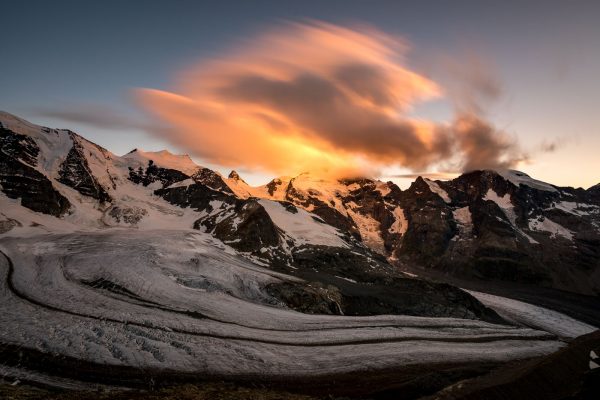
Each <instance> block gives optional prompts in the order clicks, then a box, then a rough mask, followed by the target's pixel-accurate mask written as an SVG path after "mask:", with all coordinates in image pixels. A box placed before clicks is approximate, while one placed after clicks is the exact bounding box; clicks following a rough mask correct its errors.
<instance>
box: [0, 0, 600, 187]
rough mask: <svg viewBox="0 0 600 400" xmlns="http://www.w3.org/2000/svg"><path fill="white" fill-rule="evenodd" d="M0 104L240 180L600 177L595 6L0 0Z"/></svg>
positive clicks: (574, 180) (109, 143)
mask: <svg viewBox="0 0 600 400" xmlns="http://www.w3.org/2000/svg"><path fill="white" fill-rule="evenodd" d="M2 15H3V18H2V19H3V22H2V24H1V26H0V49H1V52H2V62H1V63H0V109H1V110H4V111H7V112H10V113H13V114H16V115H18V116H21V117H23V118H25V119H28V120H30V121H32V122H35V123H38V124H41V125H46V126H51V127H57V128H69V129H72V130H74V131H76V132H78V133H80V134H82V135H83V136H85V137H86V138H88V139H90V140H92V141H94V142H96V143H98V144H100V145H102V146H104V147H106V148H107V149H109V150H111V151H112V152H114V153H116V154H124V153H127V152H128V151H130V150H132V149H133V148H141V149H144V150H147V151H153V150H161V149H164V148H166V149H169V150H171V151H173V152H180V153H189V154H190V155H192V156H193V158H194V159H195V160H196V161H197V162H198V163H200V164H202V165H206V166H209V167H211V168H214V169H217V170H219V171H220V172H222V173H227V172H228V171H229V170H231V169H236V170H238V172H240V174H241V175H242V176H243V177H244V178H245V179H246V180H247V181H249V182H250V183H252V184H262V183H265V182H266V181H268V180H269V179H270V178H271V177H273V176H275V175H281V174H294V173H300V172H303V170H304V169H310V168H317V169H320V170H322V171H328V172H329V173H332V174H336V175H340V174H349V173H354V174H360V173H364V174H369V175H374V176H378V177H381V178H382V179H386V180H388V179H391V180H394V181H395V182H397V183H399V184H400V185H401V186H402V187H406V185H407V183H408V182H410V181H411V180H412V179H413V178H412V176H413V175H414V174H419V173H432V174H438V175H432V176H441V177H444V176H452V175H453V174H456V173H459V172H461V171H464V170H467V169H470V168H479V167H481V168H484V167H485V168H505V167H506V168H517V169H519V170H522V171H524V172H526V173H528V174H530V175H531V176H533V177H535V178H537V179H541V180H544V181H547V182H550V183H553V184H557V185H564V186H576V187H578V186H581V187H589V186H591V185H594V184H596V183H598V182H600V157H598V156H597V150H598V149H599V148H600V117H599V116H598V111H597V108H598V105H599V101H598V93H600V79H598V71H600V27H599V26H600V25H599V24H598V23H597V21H598V19H599V18H600V2H597V1H519V2H516V1H515V2H512V1H510V2H506V1H505V2H500V1H485V0H480V1H451V2H442V1H306V0H305V1H302V2H296V1H281V0H279V1H226V0H220V1H204V2H201V1H127V2H122V1H121V2H117V1H102V2H97V1H73V2H68V1H53V2H40V1H26V0H22V1H6V2H4V3H3V7H2Z"/></svg>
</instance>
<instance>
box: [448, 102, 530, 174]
mask: <svg viewBox="0 0 600 400" xmlns="http://www.w3.org/2000/svg"><path fill="white" fill-rule="evenodd" d="M453 131H454V134H455V137H456V138H457V141H458V146H459V148H460V151H461V153H462V155H463V157H464V163H463V166H462V170H463V171H472V170H475V169H508V168H510V167H513V166H515V165H517V164H518V163H520V162H525V161H527V160H528V159H529V157H528V156H527V155H526V154H525V153H523V152H522V151H521V150H520V149H519V146H518V145H517V144H516V141H515V139H513V138H511V137H510V136H508V135H507V134H506V133H504V132H502V131H499V130H497V129H496V128H494V127H493V126H492V125H491V124H490V123H488V122H486V121H484V120H482V119H481V118H479V117H477V116H475V115H473V114H463V115H459V116H458V117H457V119H456V121H455V122H454V125H453Z"/></svg>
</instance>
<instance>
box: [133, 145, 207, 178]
mask: <svg viewBox="0 0 600 400" xmlns="http://www.w3.org/2000/svg"><path fill="white" fill-rule="evenodd" d="M122 158H123V159H125V160H127V161H129V162H130V166H131V167H133V168H138V167H140V166H141V167H146V166H147V165H148V162H149V161H152V162H153V163H154V164H155V165H157V166H158V167H161V168H167V169H174V170H177V171H181V172H183V173H184V174H187V175H193V174H194V173H196V172H197V171H198V170H199V169H200V168H202V167H201V166H199V165H198V164H196V163H195V162H194V161H192V159H191V158H190V156H189V155H187V154H173V153H171V152H170V151H168V150H160V151H143V150H140V149H134V150H132V151H130V152H129V153H127V154H125V155H124V156H123V157H122Z"/></svg>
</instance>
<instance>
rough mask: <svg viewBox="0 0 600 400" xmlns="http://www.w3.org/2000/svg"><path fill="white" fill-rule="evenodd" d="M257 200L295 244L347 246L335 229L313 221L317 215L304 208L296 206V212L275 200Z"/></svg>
mask: <svg viewBox="0 0 600 400" xmlns="http://www.w3.org/2000/svg"><path fill="white" fill-rule="evenodd" d="M258 202H259V204H260V205H261V206H263V208H264V209H265V210H266V211H267V213H268V214H269V216H270V217H271V219H272V220H273V223H274V224H275V225H277V226H278V227H279V228H280V229H281V230H282V231H284V232H285V233H286V234H287V235H288V236H290V237H291V238H292V239H293V240H294V241H295V242H296V244H312V245H321V246H330V247H349V246H348V243H346V242H345V241H344V240H343V239H342V238H341V236H342V235H341V233H340V232H339V231H338V230H337V229H335V228H334V227H332V226H331V225H327V224H324V223H319V222H317V221H315V218H313V217H316V218H318V217H317V216H316V215H314V214H311V213H309V212H308V211H306V210H303V209H301V208H296V210H297V212H295V213H293V212H290V211H288V210H287V209H286V208H285V206H284V205H283V204H281V203H280V202H277V201H273V200H267V199H260V200H258ZM319 219H320V218H319Z"/></svg>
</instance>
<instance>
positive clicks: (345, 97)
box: [136, 22, 518, 175]
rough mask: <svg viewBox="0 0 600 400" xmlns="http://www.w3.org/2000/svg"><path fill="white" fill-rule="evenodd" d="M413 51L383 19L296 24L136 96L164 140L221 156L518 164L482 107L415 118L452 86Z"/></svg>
mask: <svg viewBox="0 0 600 400" xmlns="http://www.w3.org/2000/svg"><path fill="white" fill-rule="evenodd" d="M407 50H408V46H407V43H406V42H405V41H404V40H402V39H401V38H397V37H393V36H389V35H386V34H384V33H382V32H380V31H378V30H375V29H372V28H361V29H355V30H353V29H348V28H344V27H339V26H335V25H331V24H326V23H320V22H309V23H304V24H298V23H289V24H286V25H284V26H282V27H280V28H278V29H276V30H273V31H271V32H268V33H266V34H263V35H261V36H259V37H257V38H253V39H251V40H248V41H247V42H245V43H243V44H242V45H241V46H240V47H239V48H237V49H233V50H232V51H230V52H228V53H224V54H223V55H222V56H221V57H219V58H218V59H215V60H208V61H200V62H198V63H197V64H195V65H193V66H191V67H190V68H189V69H187V70H185V71H183V72H182V73H180V74H179V76H178V79H177V81H176V85H175V87H174V88H173V89H172V90H171V91H161V90H155V89H139V90H137V91H136V97H137V100H138V102H139V104H141V105H142V107H143V108H144V109H145V110H147V111H148V112H149V113H150V115H151V116H153V117H155V118H157V119H158V120H159V121H161V122H162V123H167V124H168V125H170V126H171V127H172V129H169V130H166V131H165V130H162V131H161V133H160V135H162V136H161V138H163V139H167V140H170V141H171V142H172V143H173V144H175V145H177V146H178V147H184V148H186V149H188V151H189V152H190V153H192V154H193V155H195V156H198V157H201V158H203V159H205V160H206V161H208V162H211V163H214V164H220V165H222V166H228V167H234V168H245V169H249V170H262V171H269V172H273V173H279V174H297V173H298V172H302V171H306V170H311V171H318V172H321V173H332V174H335V175H349V174H350V175H351V174H369V173H374V172H375V170H377V169H378V168H381V167H384V166H388V165H400V166H404V167H407V168H410V169H412V170H422V169H425V168H427V167H429V166H431V165H433V164H436V163H439V162H442V161H447V160H450V159H453V158H456V157H461V160H462V162H461V163H462V164H464V167H465V168H472V167H479V166H486V167H488V166H489V167H490V168H491V167H494V166H505V165H506V166H508V165H509V164H510V163H511V162H514V161H515V160H516V159H517V158H518V157H516V156H513V155H512V153H513V152H514V148H515V144H514V143H512V142H509V141H507V140H506V139H505V135H504V134H502V133H501V132H497V131H496V130H495V129H494V128H493V127H492V126H491V125H490V124H488V123H485V122H483V121H481V120H479V119H477V118H476V117H474V116H472V115H471V114H469V117H468V118H467V117H465V116H464V115H463V114H460V115H459V116H458V117H457V118H456V121H455V122H454V123H450V124H440V123H435V122H431V121H424V120H421V119H416V118H412V117H410V116H409V111H410V110H411V109H412V108H413V107H414V106H415V105H416V104H418V103H419V102H422V101H427V100H429V99H432V98H435V97H439V96H441V95H442V93H443V90H442V89H441V88H440V87H439V86H438V85H437V84H436V83H435V82H433V81H431V80H430V79H428V78H426V77H424V76H422V75H420V74H418V73H416V72H415V71H412V70H411V69H409V68H408V67H407V66H406V63H405V62H404V56H405V55H406V52H407ZM482 76H483V75H482ZM475 81H476V84H475V85H476V86H477V87H479V86H480V87H481V90H483V92H484V93H488V95H490V96H492V95H494V93H495V89H494V86H493V85H492V84H491V83H489V82H488V81H487V80H486V79H485V78H483V77H482V78H478V79H475ZM469 111H471V110H469ZM465 115H466V114H465ZM473 115H475V114H473Z"/></svg>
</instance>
